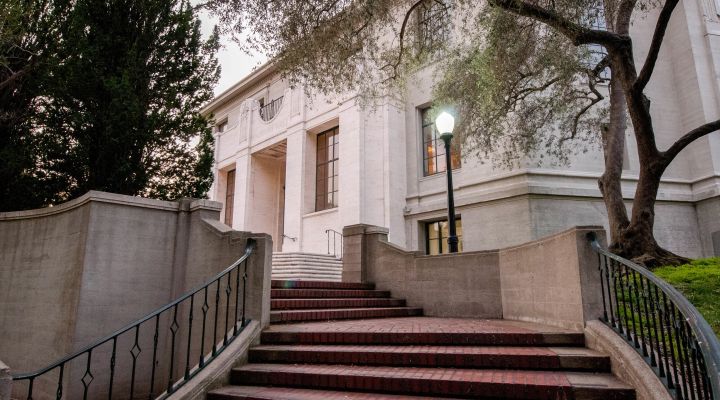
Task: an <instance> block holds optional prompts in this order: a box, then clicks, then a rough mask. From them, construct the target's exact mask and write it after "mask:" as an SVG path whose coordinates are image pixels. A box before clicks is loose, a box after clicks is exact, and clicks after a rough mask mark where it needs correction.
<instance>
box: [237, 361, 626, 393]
mask: <svg viewBox="0 0 720 400" xmlns="http://www.w3.org/2000/svg"><path fill="white" fill-rule="evenodd" d="M231 382H232V383H233V384H235V385H257V386H266V385H267V386H290V387H312V388H315V389H322V390H337V389H341V390H350V391H372V390H376V391H377V390H380V391H383V392H387V393H394V394H405V395H425V396H428V395H431V396H462V397H472V398H493V399H535V400H556V399H576V400H588V399H603V400H632V399H634V398H635V393H634V390H632V388H630V387H629V386H627V385H625V384H624V383H622V382H621V381H619V380H618V379H617V378H615V377H613V376H612V375H610V374H593V373H582V372H560V371H526V370H495V369H489V370H476V369H451V368H409V367H375V366H372V367H370V366H358V365H344V366H342V367H339V366H337V365H323V364H321V365H286V364H248V365H245V366H243V367H240V368H235V369H233V370H232V373H231Z"/></svg>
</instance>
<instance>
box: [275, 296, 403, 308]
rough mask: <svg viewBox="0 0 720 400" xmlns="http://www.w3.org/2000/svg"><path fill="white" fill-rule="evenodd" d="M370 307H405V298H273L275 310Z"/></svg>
mask: <svg viewBox="0 0 720 400" xmlns="http://www.w3.org/2000/svg"><path fill="white" fill-rule="evenodd" d="M368 307H405V300H404V299H383V298H380V299H372V298H370V299H368V298H360V299H352V298H345V299H272V300H271V301H270V308H271V309H273V310H298V309H307V308H368Z"/></svg>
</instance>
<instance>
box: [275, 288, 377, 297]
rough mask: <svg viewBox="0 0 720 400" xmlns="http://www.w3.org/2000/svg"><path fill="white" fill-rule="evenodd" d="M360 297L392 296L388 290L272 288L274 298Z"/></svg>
mask: <svg viewBox="0 0 720 400" xmlns="http://www.w3.org/2000/svg"><path fill="white" fill-rule="evenodd" d="M348 297H353V298H358V297H373V298H377V297H390V292H389V291H386V290H354V289H353V290H348V289H271V290H270V298H273V299H320V298H325V299H335V298H348Z"/></svg>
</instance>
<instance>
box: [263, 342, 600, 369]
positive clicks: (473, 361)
mask: <svg viewBox="0 0 720 400" xmlns="http://www.w3.org/2000/svg"><path fill="white" fill-rule="evenodd" d="M249 358H250V362H251V363H286V364H352V365H385V366H395V367H401V366H407V367H444V368H477V369H485V368H487V369H530V370H560V369H564V370H573V371H587V372H610V358H609V357H607V356H604V355H602V354H600V353H598V352H595V351H592V350H589V349H586V348H582V347H502V346H497V347H496V346H473V347H468V346H378V345H370V346H360V345H261V346H256V347H253V348H251V349H250V353H249Z"/></svg>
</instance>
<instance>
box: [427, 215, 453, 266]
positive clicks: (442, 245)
mask: <svg viewBox="0 0 720 400" xmlns="http://www.w3.org/2000/svg"><path fill="white" fill-rule="evenodd" d="M443 222H445V223H447V222H448V219H447V218H443V219H436V220H432V221H423V222H422V224H423V231H424V234H425V255H428V256H434V255H443V254H450V245H449V244H448V242H447V239H448V237H449V234H450V230H449V229H448V236H443V235H442V226H441V225H440V224H442V223H443ZM432 225H437V226H438V234H439V236H438V238H437V239H432V240H437V241H438V250H439V252H438V254H431V253H430V241H431V239H430V227H431V226H432ZM458 228H459V232H460V233H459V234H458V235H457V238H458V253H462V252H463V241H462V238H463V231H462V218H461V216H460V215H458V216H456V217H455V230H456V231H458ZM443 250H444V251H443Z"/></svg>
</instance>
